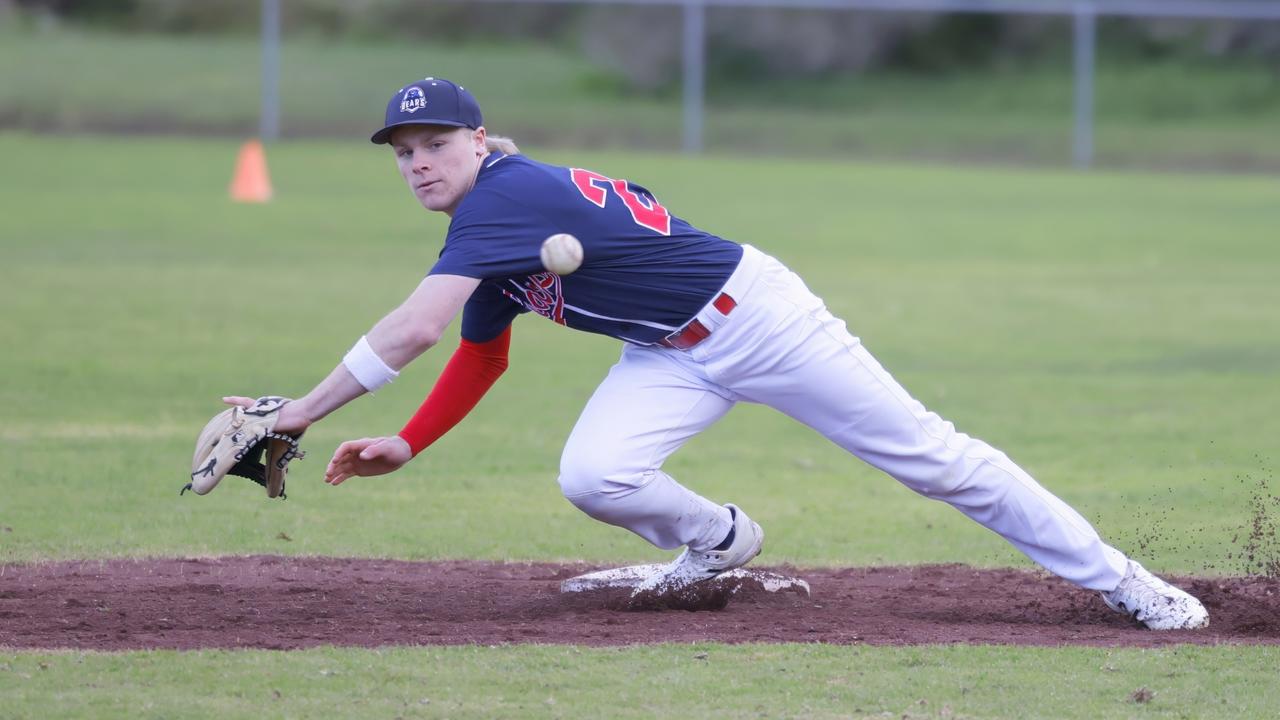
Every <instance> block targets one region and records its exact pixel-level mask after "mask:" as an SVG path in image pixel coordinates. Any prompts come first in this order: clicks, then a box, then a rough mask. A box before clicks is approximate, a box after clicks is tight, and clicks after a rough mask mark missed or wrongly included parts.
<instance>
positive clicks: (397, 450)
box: [324, 435, 413, 485]
mask: <svg viewBox="0 0 1280 720" xmlns="http://www.w3.org/2000/svg"><path fill="white" fill-rule="evenodd" d="M412 459H413V450H411V449H410V448H409V443H407V442H405V441H404V439H403V438H401V437H400V436H398V435H393V436H391V437H380V438H361V439H359V440H348V441H346V442H344V443H342V444H341V445H339V446H338V449H337V450H334V451H333V459H332V460H330V461H329V467H327V468H325V471H324V481H325V482H327V483H329V484H330V485H340V484H342V481H344V480H346V479H347V478H349V477H354V476H357V475H358V476H360V477H369V476H371V475H385V474H387V473H389V472H392V471H395V470H397V469H399V468H400V466H402V465H404V464H405V463H407V462H409V461H410V460H412Z"/></svg>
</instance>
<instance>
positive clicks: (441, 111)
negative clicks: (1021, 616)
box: [369, 77, 484, 145]
mask: <svg viewBox="0 0 1280 720" xmlns="http://www.w3.org/2000/svg"><path fill="white" fill-rule="evenodd" d="M483 124H484V120H483V118H481V116H480V103H478V102H476V99H475V98H474V97H472V96H471V93H469V92H467V90H466V88H464V87H462V86H461V85H458V84H457V83H452V82H449V81H448V80H445V79H444V78H433V77H429V78H424V79H422V80H419V81H417V82H415V83H410V84H408V85H405V86H404V87H402V88H400V89H399V90H397V91H396V94H395V95H392V96H391V101H390V102H388V103H387V117H386V123H385V124H384V125H383V127H382V129H381V130H379V131H378V132H376V133H374V134H373V137H371V138H369V140H371V141H372V142H373V143H375V144H377V145H386V144H387V143H389V142H391V132H392V131H393V130H395V129H396V128H398V127H400V126H402V125H453V126H456V127H467V128H471V129H472V130H475V129H476V128H478V127H480V126H481V125H483Z"/></svg>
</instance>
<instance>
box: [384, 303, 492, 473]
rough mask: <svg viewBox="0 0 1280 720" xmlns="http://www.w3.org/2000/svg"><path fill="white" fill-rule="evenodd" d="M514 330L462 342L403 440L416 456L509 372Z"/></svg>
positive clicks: (407, 429)
mask: <svg viewBox="0 0 1280 720" xmlns="http://www.w3.org/2000/svg"><path fill="white" fill-rule="evenodd" d="M510 350H511V326H510V325H508V326H507V328H506V329H505V330H503V331H502V334H501V335H498V337H496V338H494V339H492V340H488V341H486V342H482V343H476V342H471V341H470V340H466V339H463V340H462V342H461V343H460V344H459V345H458V349H457V350H455V351H454V353H453V357H451V358H449V362H448V363H447V364H446V365H445V367H444V370H443V371H442V372H441V373H440V378H439V379H438V380H436V385H435V387H434V388H432V389H431V393H430V394H429V395H427V399H426V400H424V401H423V402H422V406H421V407H419V408H418V411H417V412H416V413H414V414H413V417H412V418H410V419H409V422H408V423H406V424H405V426H404V429H402V430H401V431H400V437H402V438H404V441H405V442H407V443H409V447H410V448H411V449H412V450H413V454H414V456H417V454H418V453H420V452H422V451H423V450H425V449H426V448H427V446H429V445H430V444H431V443H433V442H435V441H436V440H439V439H440V437H441V436H443V435H444V434H445V433H447V432H449V430H450V429H452V428H453V426H454V425H457V424H458V423H459V422H461V420H462V418H464V417H466V416H467V413H469V412H471V410H472V409H474V408H475V406H476V405H477V404H478V403H479V402H480V398H482V397H484V394H485V393H487V392H489V388H491V387H493V384H494V383H495V382H497V380H498V378H499V377H500V376H501V375H502V373H503V372H504V371H505V370H506V369H507V358H508V355H509V353H510Z"/></svg>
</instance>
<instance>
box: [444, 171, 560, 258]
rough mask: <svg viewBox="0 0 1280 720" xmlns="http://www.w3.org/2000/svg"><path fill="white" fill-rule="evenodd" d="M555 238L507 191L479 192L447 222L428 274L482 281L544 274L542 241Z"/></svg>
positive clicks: (538, 217)
mask: <svg viewBox="0 0 1280 720" xmlns="http://www.w3.org/2000/svg"><path fill="white" fill-rule="evenodd" d="M551 234H552V233H551V232H549V231H548V223H547V222H546V220H545V218H543V217H542V215H541V214H540V213H539V212H537V211H536V210H534V209H532V208H529V207H527V206H526V205H524V204H523V203H520V202H518V201H516V200H514V199H513V198H511V197H509V195H507V194H506V193H504V192H501V191H497V190H490V189H475V190H472V191H471V192H470V193H469V194H468V195H467V197H466V198H465V199H464V200H463V201H462V204H461V205H460V206H459V207H458V211H457V212H456V213H455V214H454V216H453V220H452V222H450V223H449V234H448V235H447V236H446V237H445V241H444V248H443V249H442V250H441V251H440V258H439V259H438V260H437V261H436V264H435V265H434V266H433V267H432V268H431V271H430V273H429V274H431V275H462V276H464V277H472V278H480V279H482V280H484V279H488V278H497V277H509V276H513V275H529V274H532V273H537V272H542V271H543V267H542V259H541V256H540V252H541V250H542V241H543V240H544V239H546V237H547V236H548V235H551Z"/></svg>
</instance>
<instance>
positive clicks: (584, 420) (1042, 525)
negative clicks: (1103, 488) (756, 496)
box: [560, 246, 1126, 591]
mask: <svg viewBox="0 0 1280 720" xmlns="http://www.w3.org/2000/svg"><path fill="white" fill-rule="evenodd" d="M724 292H726V293H728V294H729V295H730V296H731V297H733V298H734V299H735V300H737V302H738V305H737V307H736V308H734V309H733V310H732V311H731V313H730V314H729V315H727V316H726V315H723V314H721V313H720V312H719V311H717V310H716V309H715V308H714V307H712V306H710V305H708V307H707V308H705V309H704V310H703V311H702V312H701V313H699V315H698V319H699V320H700V321H701V322H702V323H703V324H704V325H706V326H707V327H708V328H710V329H711V334H710V336H709V337H707V338H706V339H705V340H703V341H702V342H700V343H698V344H697V345H695V346H694V347H692V348H690V349H688V350H683V351H682V350H672V349H668V348H663V347H657V346H652V347H641V346H638V345H631V344H627V345H626V346H625V348H624V349H623V351H622V358H621V359H620V360H619V361H618V363H617V364H616V365H614V366H613V368H612V369H611V370H610V371H609V375H608V377H606V378H605V380H604V382H603V383H601V385H600V387H599V388H598V389H597V390H596V392H595V394H594V395H593V396H592V397H591V400H590V401H589V402H588V403H587V406H586V408H585V409H584V410H583V412H582V416H581V417H580V418H579V419H578V423H577V425H576V426H575V427H574V429H573V433H572V434H571V435H570V437H569V440H568V443H567V445H566V447H565V449H564V455H563V458H562V459H561V465H560V485H561V489H562V490H563V491H564V494H565V497H566V498H568V499H569V500H570V501H571V502H572V503H573V504H574V505H576V506H577V507H578V508H580V509H581V510H583V511H584V512H586V513H587V514H588V515H590V516H591V517H593V518H596V519H597V520H601V521H603V522H607V523H610V524H613V525H617V526H620V527H624V528H627V529H628V530H631V531H632V532H634V533H636V534H637V535H640V536H641V537H643V538H645V539H646V540H648V541H649V542H651V543H653V544H654V545H656V546H658V547H661V548H667V549H670V548H675V547H679V546H681V545H688V546H690V547H691V548H693V549H694V550H705V549H708V548H711V547H714V546H715V545H717V544H718V543H720V542H721V541H722V540H723V539H724V537H725V535H727V534H728V532H729V528H730V519H729V512H728V510H726V509H725V508H724V507H722V506H720V505H718V504H716V503H713V502H711V501H710V500H707V499H706V498H703V497H701V496H700V495H698V494H696V493H694V492H692V491H690V490H689V489H687V488H685V487H684V486H682V485H680V484H679V483H677V482H676V481H675V480H674V479H673V478H671V476H669V475H667V474H666V473H664V472H663V471H662V469H661V468H662V464H663V462H664V461H665V460H666V459H667V457H668V456H669V455H671V453H673V452H674V451H675V450H676V449H678V448H679V447H680V446H681V445H683V444H684V443H685V442H686V441H687V440H688V439H689V438H691V437H693V436H694V435H695V434H696V433H698V432H700V431H702V430H703V429H705V428H707V427H709V426H710V425H711V424H712V423H714V422H715V421H716V420H719V419H720V418H721V417H723V416H724V414H725V413H726V412H728V411H729V408H731V407H733V405H734V404H735V403H737V402H739V401H746V402H754V403H762V404H765V405H768V406H770V407H773V408H775V409H777V410H780V411H782V412H783V413H786V414H787V415H789V416H791V417H793V418H795V419H796V420H799V421H800V422H802V423H804V424H806V425H808V426H809V427H812V428H813V429H815V430H817V431H818V432H820V433H822V434H823V435H825V436H826V437H827V438H829V439H830V440H831V441H832V442H834V443H836V444H837V445H839V446H840V447H842V448H844V449H846V450H848V451H849V452H851V453H853V454H854V455H857V456H858V457H859V458H862V459H863V460H864V461H866V462H868V463H870V464H871V465H873V466H875V467H877V468H879V469H881V470H883V471H884V472H886V473H888V474H889V475H890V476H892V477H894V478H895V479H897V480H898V481H899V482H901V483H903V484H904V485H906V486H907V487H909V488H911V489H912V490H914V491H915V492H917V493H920V494H921V495H924V496H926V497H930V498H934V499H937V500H942V501H944V502H947V503H949V504H950V505H952V506H953V507H955V508H956V509H957V510H959V511H960V512H962V513H964V514H965V515H968V516H969V517H970V518H973V519H974V520H976V521H977V522H979V523H981V524H982V525H983V526H985V527H987V528H988V529H990V530H992V531H993V532H996V533H999V534H1000V536H1001V537H1003V538H1004V539H1006V540H1008V541H1009V542H1010V543H1012V544H1013V545H1014V546H1015V547H1016V548H1018V549H1019V550H1020V551H1022V552H1023V553H1025V554H1026V555H1027V556H1028V557H1030V558H1031V559H1032V560H1034V561H1035V562H1037V563H1039V564H1040V565H1042V566H1043V567H1045V568H1046V569H1048V570H1049V571H1051V572H1053V573H1055V574H1057V575H1059V576H1061V577H1063V578H1065V579H1066V580H1069V581H1071V582H1074V583H1076V584H1077V585H1080V586H1082V587H1086V588H1090V589H1095V590H1105V591H1109V590H1112V589H1114V588H1115V587H1116V585H1117V584H1118V583H1119V582H1120V580H1121V579H1122V578H1123V577H1124V571H1125V563H1126V558H1125V556H1124V554H1123V553H1121V552H1120V551H1118V550H1116V549H1114V548H1112V547H1110V546H1108V545H1106V544H1105V543H1103V542H1102V540H1101V539H1100V538H1099V537H1098V533H1097V532H1096V531H1095V530H1094V529H1093V527H1092V526H1091V525H1090V524H1089V523H1088V521H1086V520H1085V519H1084V518H1083V517H1081V516H1080V515H1079V513H1077V512H1076V511H1075V510H1073V509H1071V508H1070V507H1069V506H1068V505H1067V504H1066V503H1064V502H1063V501H1062V500H1059V499H1058V498H1057V497H1055V496H1054V495H1053V494H1051V493H1049V492H1048V491H1047V490H1045V489H1044V488H1042V487H1041V486H1040V485H1039V484H1038V483H1036V481H1035V480H1034V479H1032V478H1031V476H1030V475H1028V474H1027V473H1026V472H1025V471H1023V470H1022V469H1021V468H1020V467H1018V466H1017V465H1016V464H1014V463H1013V461H1012V460H1010V459H1009V458H1008V457H1006V456H1005V454H1004V453H1002V452H1000V451H999V450H996V449H995V448H993V447H991V446H990V445H988V444H986V443H984V442H982V441H981V440H978V439H975V438H971V437H969V436H968V435H965V434H963V433H959V432H956V430H955V427H954V426H952V424H951V423H949V422H947V421H945V420H943V419H942V418H940V417H938V416H937V415H936V414H934V413H932V412H929V411H927V410H926V409H925V408H924V406H923V405H922V404H921V403H920V402H919V401H917V400H915V399H914V398H912V397H911V396H910V395H908V394H907V392H906V390H904V389H903V388H902V387H901V386H900V385H899V384H898V383H897V382H896V381H895V380H894V379H893V377H892V376H890V375H889V373H888V372H886V371H885V370H884V368H882V367H881V366H880V364H879V363H878V362H876V360H875V358H873V357H872V356H871V354H870V353H868V352H867V351H866V349H864V348H863V347H862V344H861V342H860V341H859V340H858V338H856V337H854V336H853V335H851V334H850V333H849V331H848V329H847V328H846V327H845V323H844V322H843V321H841V320H840V319H838V318H836V317H834V316H832V315H831V313H830V312H828V311H827V309H826V306H825V305H824V304H823V302H822V300H820V299H819V298H818V297H816V296H815V295H814V294H813V293H811V292H810V291H809V289H808V288H807V287H805V284H804V282H803V281H802V280H801V279H800V278H799V276H797V275H796V274H795V273H793V272H791V271H790V270H788V269H787V268H786V267H785V266H783V265H782V263H780V262H778V261H777V260H775V259H773V258H772V257H769V256H767V255H765V254H763V253H761V252H760V251H758V250H756V249H754V248H752V247H750V246H747V247H746V248H745V252H744V256H743V260H742V263H741V264H740V265H739V267H738V269H737V270H736V271H735V272H734V274H733V276H732V277H731V278H730V279H729V281H728V283H726V285H725V288H724ZM748 512H749V509H748Z"/></svg>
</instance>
